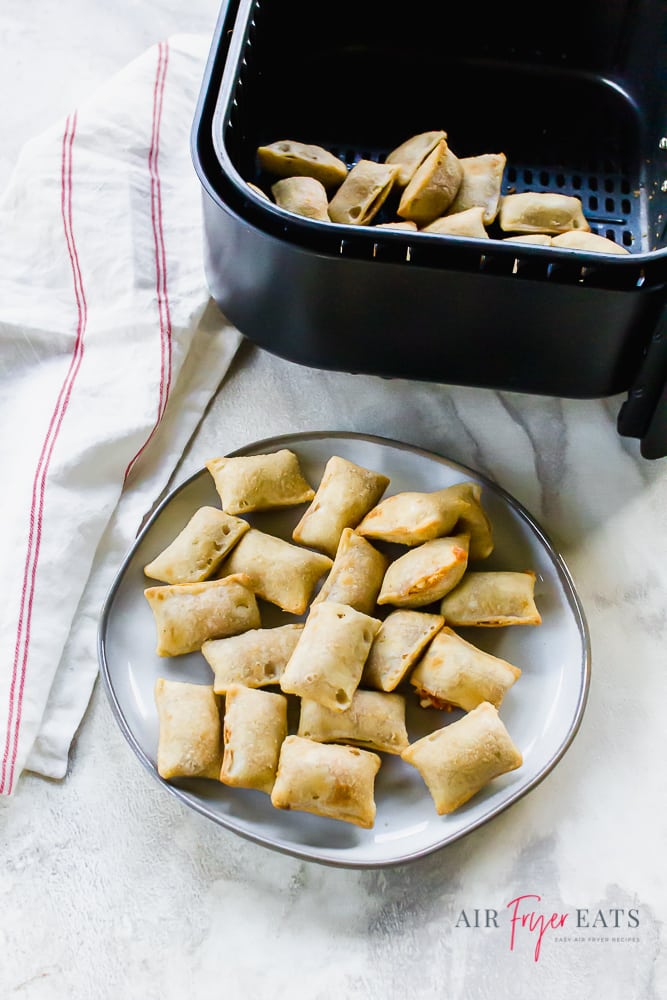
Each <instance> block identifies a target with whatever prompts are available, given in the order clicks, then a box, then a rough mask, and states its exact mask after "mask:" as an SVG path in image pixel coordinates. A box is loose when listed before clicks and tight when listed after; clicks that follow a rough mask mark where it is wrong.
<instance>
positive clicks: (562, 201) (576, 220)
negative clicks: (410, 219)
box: [399, 191, 591, 234]
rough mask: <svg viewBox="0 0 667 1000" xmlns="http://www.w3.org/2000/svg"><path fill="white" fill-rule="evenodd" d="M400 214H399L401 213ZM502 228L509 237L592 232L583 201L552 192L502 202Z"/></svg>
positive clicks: (511, 196) (510, 196) (529, 193)
mask: <svg viewBox="0 0 667 1000" xmlns="http://www.w3.org/2000/svg"><path fill="white" fill-rule="evenodd" d="M399 214H400V213H399ZM499 223H500V228H501V229H502V230H503V231H504V232H506V233H511V232H514V233H547V234H552V233H564V232H566V231H567V230H570V229H584V230H586V231H587V232H589V231H590V228H591V227H590V225H589V224H588V222H587V220H586V218H585V216H584V211H583V207H582V204H581V199H580V198H575V197H574V196H573V195H568V194H556V193H554V192H552V191H545V192H538V191H523V192H522V193H521V194H507V195H505V196H504V197H503V198H501V199H500V212H499Z"/></svg>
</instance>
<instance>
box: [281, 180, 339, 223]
mask: <svg viewBox="0 0 667 1000" xmlns="http://www.w3.org/2000/svg"><path fill="white" fill-rule="evenodd" d="M271 194H272V195H273V198H274V201H275V203H276V205H279V206H280V207H281V208H284V209H286V211H288V212H294V213H295V214H296V215H305V216H306V217H307V218H309V219H319V221H320V222H329V221H330V220H329V212H328V207H329V198H328V195H327V189H326V188H325V186H324V184H323V183H322V181H318V180H317V178H316V177H283V178H282V179H281V180H279V181H276V183H275V184H272V185H271Z"/></svg>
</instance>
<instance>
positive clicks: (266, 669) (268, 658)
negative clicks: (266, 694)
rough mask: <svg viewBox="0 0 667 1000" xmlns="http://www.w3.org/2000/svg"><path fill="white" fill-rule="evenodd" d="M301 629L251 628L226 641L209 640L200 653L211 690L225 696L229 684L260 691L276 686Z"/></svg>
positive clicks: (292, 625)
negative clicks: (207, 668)
mask: <svg viewBox="0 0 667 1000" xmlns="http://www.w3.org/2000/svg"><path fill="white" fill-rule="evenodd" d="M302 630H303V624H302V623H301V622H288V624H287V625H276V626H274V627H273V628H252V629H248V631H247V632H242V633H241V634H240V635H230V636H227V637H226V638H225V639H208V640H207V641H206V642H205V643H203V645H202V648H201V651H202V655H203V656H204V659H205V660H206V662H207V663H208V665H209V666H210V667H211V670H212V671H213V674H214V677H213V690H214V691H215V693H216V694H225V693H226V691H227V690H228V689H229V688H230V687H231V685H232V684H244V685H245V686H246V687H251V688H261V687H267V686H269V685H271V684H278V683H279V682H280V677H281V675H282V672H283V670H284V669H285V667H286V666H287V661H288V660H289V658H290V656H291V655H292V653H293V652H294V648H295V646H296V644H297V642H298V641H299V636H300V635H301V632H302Z"/></svg>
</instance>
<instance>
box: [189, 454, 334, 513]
mask: <svg viewBox="0 0 667 1000" xmlns="http://www.w3.org/2000/svg"><path fill="white" fill-rule="evenodd" d="M206 468H207V469H208V471H209V472H210V473H211V475H212V477H213V482H214V484H215V488H216V490H217V492H218V495H219V497H220V500H221V501H222V509H223V510H224V511H226V512H227V513H228V514H249V513H250V512H251V511H253V510H272V509H274V508H276V507H278V508H280V507H294V506H296V505H297V504H300V503H308V501H309V500H312V498H313V497H314V496H315V491H314V489H313V488H312V486H311V485H310V483H308V482H307V481H306V479H305V478H304V476H303V473H302V472H301V468H300V466H299V459H298V457H297V456H296V455H295V454H294V452H293V451H290V450H289V448H281V449H280V450H279V451H275V452H272V453H270V454H268V455H233V456H231V457H229V458H226V457H223V458H211V459H209V460H208V461H207V462H206Z"/></svg>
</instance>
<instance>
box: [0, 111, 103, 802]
mask: <svg viewBox="0 0 667 1000" xmlns="http://www.w3.org/2000/svg"><path fill="white" fill-rule="evenodd" d="M75 134H76V112H75V113H74V114H73V115H70V116H68V118H67V121H66V123H65V132H64V135H63V140H62V155H61V195H60V207H61V215H62V220H63V228H64V231H65V241H66V244H67V252H68V254H69V259H70V264H71V267H72V280H73V284H74V297H75V300H76V307H77V313H78V321H77V330H76V340H75V343H74V350H73V352H72V357H71V359H70V364H69V368H68V370H67V374H66V375H65V379H64V381H63V384H62V385H61V387H60V392H59V393H58V398H57V400H56V404H55V407H54V410H53V413H52V415H51V419H50V421H49V426H48V429H47V432H46V436H45V438H44V443H43V445H42V450H41V453H40V456H39V461H38V463H37V468H36V470H35V478H34V480H33V484H32V501H31V507H30V527H29V531H28V551H27V553H26V559H25V565H24V569H23V587H22V591H21V604H20V611H19V620H18V627H17V633H16V645H15V648H14V663H13V672H12V681H11V685H10V689H9V710H8V717H7V733H6V738H5V748H4V752H3V756H2V768H1V770H0V794H4V795H9V794H10V793H11V791H12V787H13V784H14V768H15V765H16V755H17V752H18V744H19V733H20V728H21V713H22V708H23V694H24V689H25V679H26V673H27V668H28V657H29V651H30V630H31V626H32V610H33V600H34V596H35V584H36V578H37V566H38V563H39V552H40V547H41V542H42V523H43V517H44V501H45V493H46V477H47V474H48V470H49V464H50V462H51V456H52V455H53V449H54V446H55V443H56V440H57V438H58V434H59V432H60V428H61V426H62V422H63V418H64V416H65V413H66V411H67V407H68V405H69V401H70V397H71V394H72V388H73V386H74V382H75V379H76V376H77V373H78V371H79V368H80V367H81V360H82V358H83V340H84V335H85V331H86V323H87V318H88V310H87V305H86V296H85V293H84V289H83V280H82V277H81V268H80V265H79V255H78V252H77V248H76V241H75V239H74V231H73V225H72V146H73V143H74V136H75Z"/></svg>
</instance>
